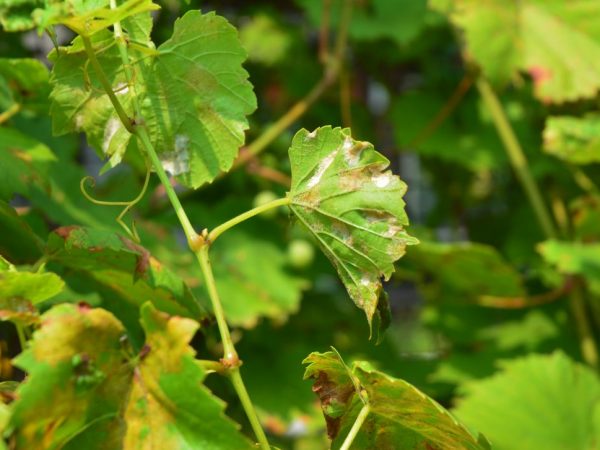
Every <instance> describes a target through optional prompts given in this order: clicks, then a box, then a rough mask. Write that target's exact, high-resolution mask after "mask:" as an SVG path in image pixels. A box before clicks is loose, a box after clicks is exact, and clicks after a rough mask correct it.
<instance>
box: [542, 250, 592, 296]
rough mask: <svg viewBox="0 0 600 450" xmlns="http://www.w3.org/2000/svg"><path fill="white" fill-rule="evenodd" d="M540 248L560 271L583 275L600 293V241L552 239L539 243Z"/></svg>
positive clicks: (548, 260) (545, 256) (547, 259)
mask: <svg viewBox="0 0 600 450" xmlns="http://www.w3.org/2000/svg"><path fill="white" fill-rule="evenodd" d="M538 250H539V252H540V253H541V254H542V256H543V257H544V259H545V260H546V261H547V262H549V263H550V264H552V265H554V266H556V267H557V269H558V270H559V271H560V272H563V273H565V274H575V275H581V276H583V277H584V278H585V279H586V280H587V281H588V283H589V285H590V289H591V290H592V291H594V292H596V293H597V294H600V243H583V242H561V241H554V240H550V241H546V242H543V243H541V244H539V246H538Z"/></svg>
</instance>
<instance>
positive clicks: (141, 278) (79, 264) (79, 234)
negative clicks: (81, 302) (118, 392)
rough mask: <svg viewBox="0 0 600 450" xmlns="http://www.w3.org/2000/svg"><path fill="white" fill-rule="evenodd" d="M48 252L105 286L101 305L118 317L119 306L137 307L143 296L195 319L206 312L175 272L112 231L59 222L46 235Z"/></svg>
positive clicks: (54, 257) (120, 308)
mask: <svg viewBox="0 0 600 450" xmlns="http://www.w3.org/2000/svg"><path fill="white" fill-rule="evenodd" d="M46 253H47V255H48V257H49V258H50V261H51V262H53V263H59V264H60V265H62V266H64V267H67V268H69V269H70V270H71V271H76V272H80V273H84V274H86V275H88V276H89V277H90V278H91V279H93V280H95V281H96V282H98V283H100V284H101V285H103V286H104V287H105V288H106V289H108V291H109V292H111V293H112V297H113V300H112V301H111V299H110V298H107V299H106V302H107V303H106V304H105V306H106V307H107V308H109V307H110V308H109V309H110V310H111V311H112V312H114V313H115V314H116V315H117V317H119V318H120V319H121V320H125V318H121V317H122V316H121V311H122V309H123V308H131V307H135V308H136V309H137V307H139V306H140V305H141V304H143V303H145V302H146V301H151V302H152V304H153V305H155V306H156V307H157V308H158V309H160V310H161V311H165V312H168V313H170V314H177V315H182V316H185V317H193V318H194V319H197V320H201V319H202V318H206V316H207V313H206V311H205V310H204V308H203V307H202V306H201V305H200V304H199V303H198V301H197V300H196V299H195V298H194V296H193V295H192V293H191V291H190V289H189V288H188V287H187V286H186V284H185V283H184V282H183V281H182V280H181V279H180V278H179V277H177V276H176V275H175V274H174V273H172V272H171V271H170V270H169V269H168V268H167V267H164V266H162V265H161V264H160V262H158V261H157V260H156V259H154V258H153V257H152V256H151V255H150V253H149V252H148V251H147V250H146V249H144V248H143V247H141V246H139V245H137V244H135V243H133V242H131V241H130V240H128V239H125V238H123V237H121V236H119V235H117V234H115V233H112V232H108V231H101V230H94V229H91V228H84V227H76V226H70V227H62V228H58V229H57V230H55V231H54V232H53V233H51V234H50V236H49V238H48V244H47V248H46ZM107 297H110V296H107ZM114 299H118V300H117V301H114ZM123 302H125V303H126V305H123V304H122V303H123ZM127 304H128V305H127ZM128 325H129V324H128Z"/></svg>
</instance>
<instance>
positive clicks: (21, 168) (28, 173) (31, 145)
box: [0, 127, 56, 201]
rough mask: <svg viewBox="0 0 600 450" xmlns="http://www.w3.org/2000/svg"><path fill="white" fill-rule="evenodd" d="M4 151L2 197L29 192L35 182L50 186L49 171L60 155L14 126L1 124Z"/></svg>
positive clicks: (0, 147) (0, 167)
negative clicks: (9, 126) (56, 154)
mask: <svg viewBox="0 0 600 450" xmlns="http://www.w3.org/2000/svg"><path fill="white" fill-rule="evenodd" d="M0 153H1V154H2V157H1V158H0V199H1V200H6V201H8V200H10V199H11V198H12V196H13V195H14V194H15V193H18V194H24V195H26V194H28V193H29V192H30V189H31V186H32V184H35V185H37V186H39V187H40V188H41V189H43V190H45V191H47V190H49V181H48V175H49V172H50V168H51V166H52V163H53V162H54V161H56V157H55V156H54V154H53V153H52V151H51V150H50V149H49V148H48V147H47V146H46V145H44V144H42V143H41V142H39V141H37V140H36V139H32V138H30V137H29V136H27V135H25V134H23V133H21V132H20V131H17V130H15V129H14V128H6V127H0Z"/></svg>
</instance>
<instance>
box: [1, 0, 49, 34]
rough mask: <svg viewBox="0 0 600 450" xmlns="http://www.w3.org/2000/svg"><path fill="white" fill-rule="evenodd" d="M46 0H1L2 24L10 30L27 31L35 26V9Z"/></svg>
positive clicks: (5, 28) (6, 29)
mask: <svg viewBox="0 0 600 450" xmlns="http://www.w3.org/2000/svg"><path fill="white" fill-rule="evenodd" d="M43 4H44V0H0V25H2V27H3V28H4V30H5V31H8V32H16V31H26V30H30V29H32V28H34V27H35V22H34V20H33V17H32V15H31V14H32V13H33V11H34V10H35V9H36V8H37V7H39V6H42V5H43Z"/></svg>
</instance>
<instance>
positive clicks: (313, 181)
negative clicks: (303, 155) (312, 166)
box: [306, 148, 339, 189]
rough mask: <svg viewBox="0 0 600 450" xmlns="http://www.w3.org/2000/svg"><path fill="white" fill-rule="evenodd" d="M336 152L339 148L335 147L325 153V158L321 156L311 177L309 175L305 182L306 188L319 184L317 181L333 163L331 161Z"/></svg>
mask: <svg viewBox="0 0 600 450" xmlns="http://www.w3.org/2000/svg"><path fill="white" fill-rule="evenodd" d="M338 152H339V149H337V148H336V149H335V150H334V151H332V152H331V153H330V154H329V155H327V156H326V157H325V158H323V159H322V160H321V162H320V163H319V166H318V167H317V170H315V173H314V175H313V176H312V177H310V179H309V180H308V182H307V183H306V187H307V188H308V189H310V188H313V187H315V186H316V185H317V184H319V182H320V181H321V178H323V175H324V174H325V172H326V171H327V169H329V167H330V166H331V164H333V161H334V160H335V157H336V156H337V154H338Z"/></svg>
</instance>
